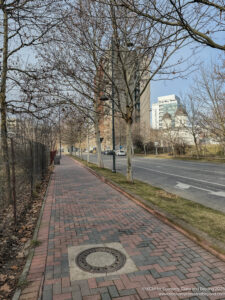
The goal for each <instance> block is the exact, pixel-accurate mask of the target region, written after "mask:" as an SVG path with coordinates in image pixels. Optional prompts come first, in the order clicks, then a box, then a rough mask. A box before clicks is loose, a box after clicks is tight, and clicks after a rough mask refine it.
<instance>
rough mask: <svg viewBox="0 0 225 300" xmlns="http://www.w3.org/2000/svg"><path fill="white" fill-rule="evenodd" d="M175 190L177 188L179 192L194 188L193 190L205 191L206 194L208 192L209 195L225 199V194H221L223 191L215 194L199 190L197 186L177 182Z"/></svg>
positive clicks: (210, 191)
mask: <svg viewBox="0 0 225 300" xmlns="http://www.w3.org/2000/svg"><path fill="white" fill-rule="evenodd" d="M175 188H178V189H180V190H187V189H189V188H195V189H198V190H202V191H206V192H208V193H209V194H211V195H216V196H220V197H225V192H223V191H218V192H215V191H212V190H208V189H203V188H200V187H198V186H194V185H189V184H186V183H182V182H179V181H177V184H176V185H175Z"/></svg>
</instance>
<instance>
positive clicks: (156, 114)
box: [152, 94, 181, 129]
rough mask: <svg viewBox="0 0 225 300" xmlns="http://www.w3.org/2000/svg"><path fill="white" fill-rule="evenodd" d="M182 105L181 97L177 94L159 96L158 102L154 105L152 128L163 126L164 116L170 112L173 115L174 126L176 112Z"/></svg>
mask: <svg viewBox="0 0 225 300" xmlns="http://www.w3.org/2000/svg"><path fill="white" fill-rule="evenodd" d="M179 107H181V103H180V98H179V97H177V96H176V95H174V94H173V95H168V96H162V97H158V103H154V104H153V105H152V128H154V129H161V128H162V127H163V116H164V115H165V114H166V113H168V114H170V116H171V122H172V126H175V114H176V111H177V109H178V108H179Z"/></svg>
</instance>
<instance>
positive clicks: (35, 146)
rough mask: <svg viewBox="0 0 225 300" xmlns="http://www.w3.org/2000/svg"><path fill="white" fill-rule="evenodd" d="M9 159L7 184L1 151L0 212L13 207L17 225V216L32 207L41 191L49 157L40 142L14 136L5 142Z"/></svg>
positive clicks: (0, 151) (0, 152)
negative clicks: (31, 204)
mask: <svg viewBox="0 0 225 300" xmlns="http://www.w3.org/2000/svg"><path fill="white" fill-rule="evenodd" d="M8 156H9V169H10V180H8V178H9V177H8V176H6V172H5V165H6V163H5V161H4V160H3V154H2V149H1V147H0V209H1V210H2V209H3V208H6V207H8V206H10V205H12V207H13V211H14V221H15V222H16V218H17V216H19V215H20V214H21V212H22V210H23V209H24V208H26V207H27V206H28V205H29V203H31V201H32V199H33V197H35V196H36V193H37V192H38V190H39V189H40V187H41V182H42V180H43V179H44V178H45V176H46V174H47V172H48V167H49V163H50V153H49V149H48V148H47V147H46V146H45V145H43V144H41V143H39V142H35V141H32V140H29V139H26V138H24V137H17V136H15V137H13V138H8ZM0 214H1V212H0ZM0 219H1V216H0Z"/></svg>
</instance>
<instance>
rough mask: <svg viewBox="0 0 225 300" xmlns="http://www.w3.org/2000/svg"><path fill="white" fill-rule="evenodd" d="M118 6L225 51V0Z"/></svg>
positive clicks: (122, 0)
mask: <svg viewBox="0 0 225 300" xmlns="http://www.w3.org/2000/svg"><path fill="white" fill-rule="evenodd" d="M117 4H118V5H121V6H125V7H126V8H127V9H129V10H131V11H132V12H134V13H136V14H137V15H138V16H140V17H144V18H146V19H149V20H152V21H155V22H161V23H162V24H165V25H167V26H170V27H172V28H173V30H175V31H176V32H180V31H183V32H184V34H187V35H188V36H189V37H190V38H191V39H193V40H195V41H196V42H198V43H201V44H203V45H206V46H209V47H212V48H216V49H219V50H225V45H224V41H223V36H222V35H223V34H224V30H225V23H224V13H225V1H224V0H218V1H210V0H196V1H191V0H189V1H185V0H169V1H163V0H162V1H161V0H160V1H154V0H150V1H149V0H145V1H141V2H139V1H132V0H120V1H118V2H117Z"/></svg>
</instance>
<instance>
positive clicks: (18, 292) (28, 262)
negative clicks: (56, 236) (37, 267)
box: [12, 172, 53, 300]
mask: <svg viewBox="0 0 225 300" xmlns="http://www.w3.org/2000/svg"><path fill="white" fill-rule="evenodd" d="M52 175H53V172H51V175H50V177H49V181H48V185H47V189H46V191H45V195H44V200H43V203H42V206H41V210H40V213H39V217H38V221H37V224H36V226H35V229H34V234H33V236H32V240H36V239H37V237H38V232H39V228H40V225H41V221H42V216H43V212H44V208H45V203H46V199H47V195H48V190H49V186H50V182H51V180H52ZM34 251H35V248H31V249H30V251H29V254H28V257H27V260H26V263H25V266H24V268H23V271H22V273H21V275H20V277H19V281H18V283H20V282H22V281H24V280H26V277H27V274H28V272H29V270H30V265H31V263H32V259H33V256H34ZM40 288H41V284H40ZM40 288H39V290H40ZM21 292H22V288H18V289H16V291H15V293H14V295H13V297H12V300H18V299H19V298H20V296H21Z"/></svg>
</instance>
